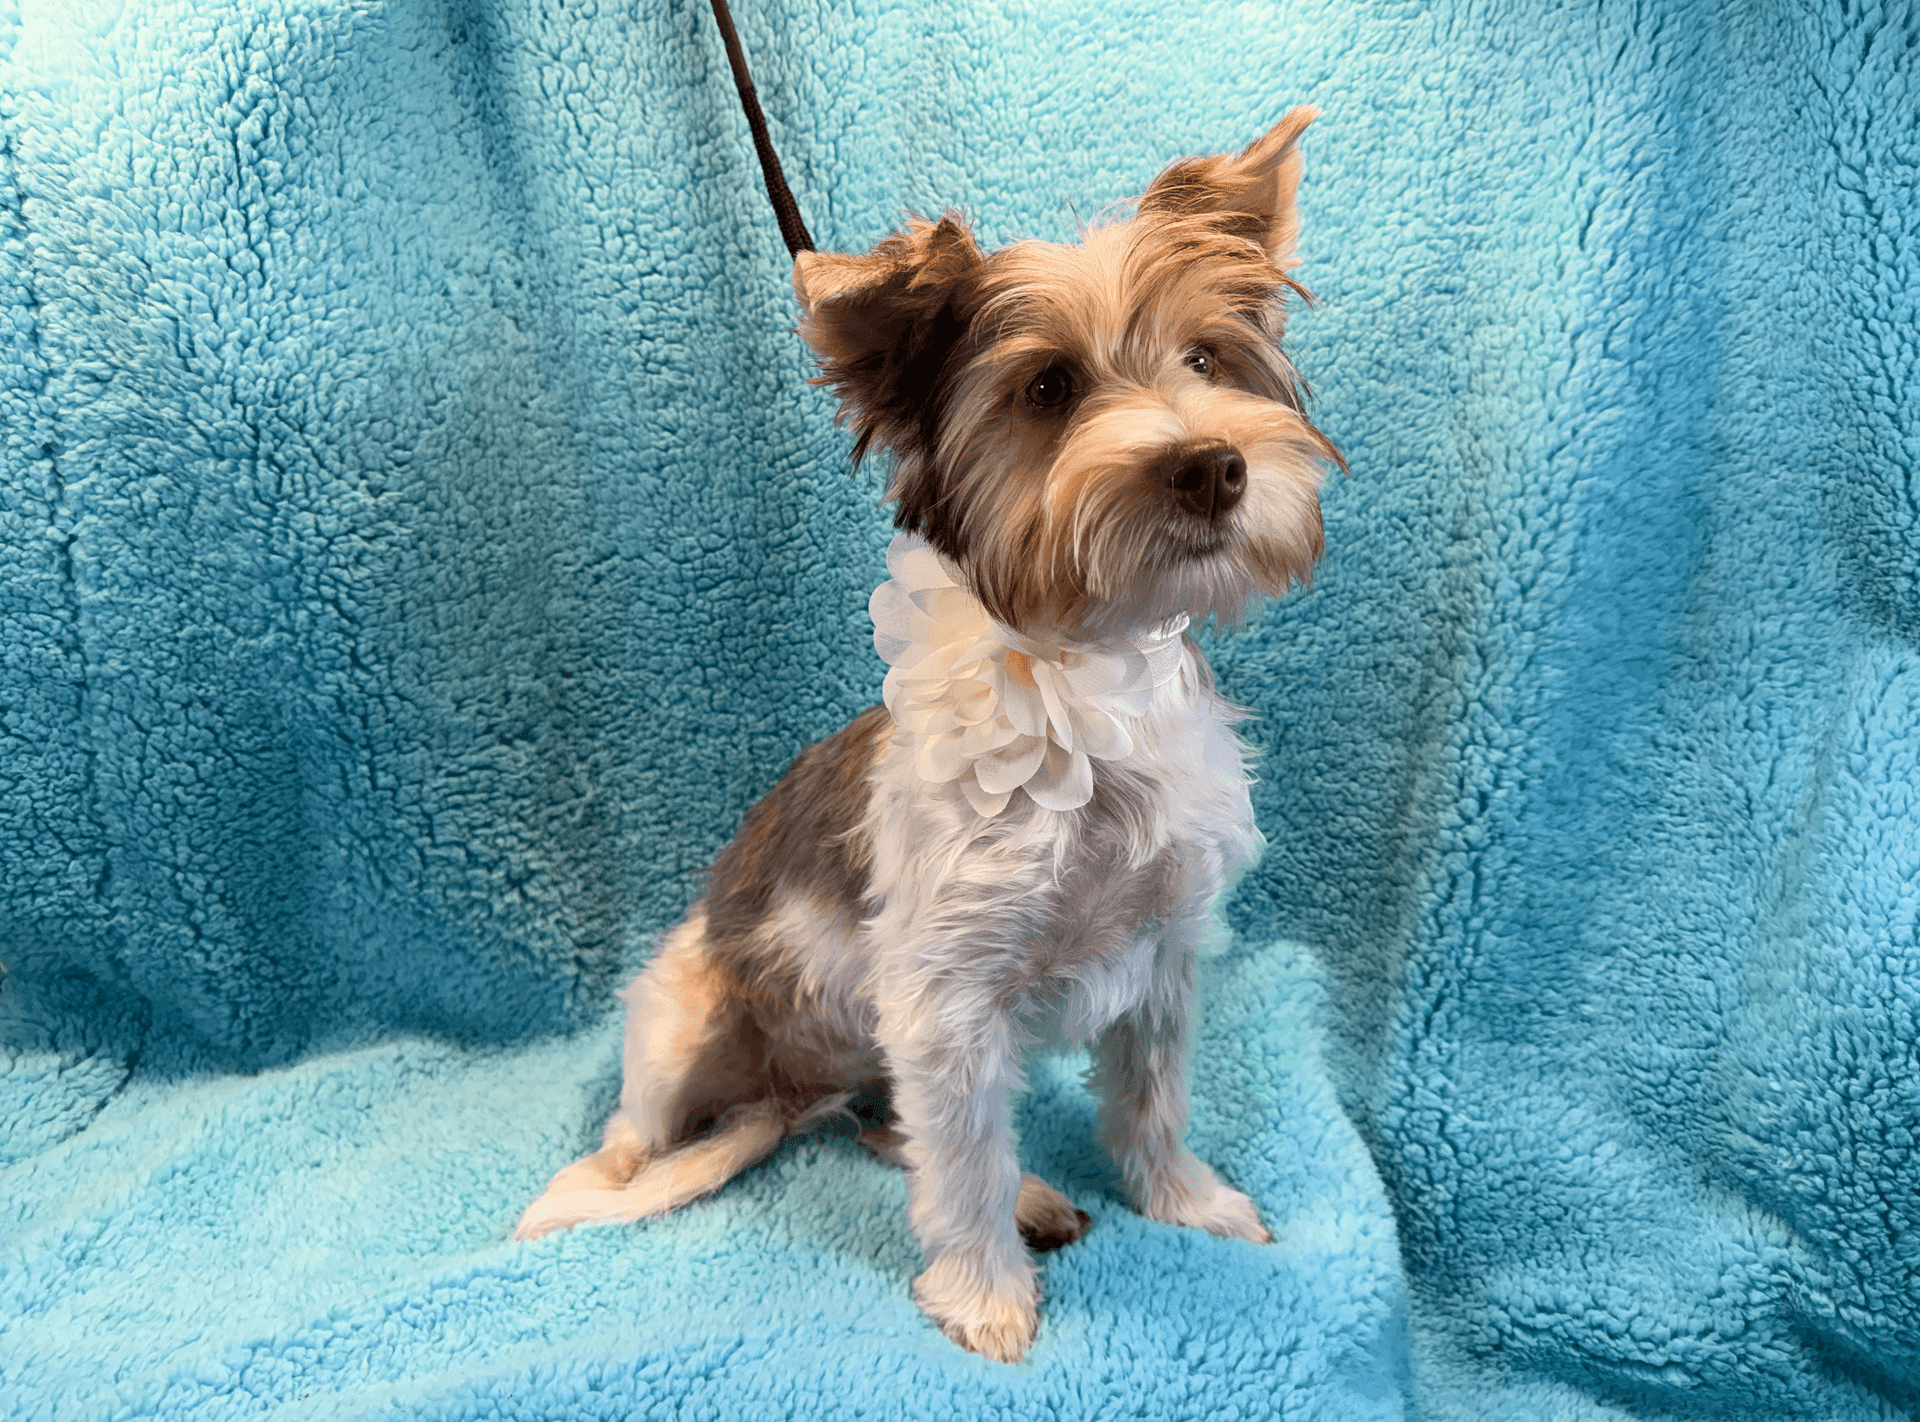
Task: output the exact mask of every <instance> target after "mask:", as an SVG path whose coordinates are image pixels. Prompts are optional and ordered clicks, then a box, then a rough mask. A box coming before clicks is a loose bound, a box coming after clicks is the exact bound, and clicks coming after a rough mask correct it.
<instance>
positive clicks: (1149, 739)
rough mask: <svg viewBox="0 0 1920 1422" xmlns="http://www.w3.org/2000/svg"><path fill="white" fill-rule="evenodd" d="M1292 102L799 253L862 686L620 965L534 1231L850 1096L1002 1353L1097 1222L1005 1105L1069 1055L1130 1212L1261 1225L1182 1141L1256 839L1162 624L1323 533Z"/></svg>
mask: <svg viewBox="0 0 1920 1422" xmlns="http://www.w3.org/2000/svg"><path fill="white" fill-rule="evenodd" d="M1313 118H1314V111H1313V110H1312V109H1305V108H1301V109H1295V110H1294V111H1293V112H1291V113H1289V114H1288V115H1287V116H1286V118H1284V119H1283V120H1282V121H1281V122H1280V123H1279V124H1278V125H1277V126H1276V127H1274V128H1273V130H1272V131H1271V132H1269V133H1267V134H1266V135H1265V136H1264V137H1262V138H1260V139H1259V140H1258V141H1256V142H1255V143H1253V144H1252V145H1251V146H1250V147H1248V148H1247V149H1246V150H1245V151H1243V152H1241V153H1239V154H1237V155H1232V154H1222V155H1217V156H1214V157H1208V158H1198V159H1189V160H1185V161H1182V162H1178V163H1175V164H1174V165H1173V166H1171V167H1169V168H1168V169H1167V170H1166V171H1165V172H1163V173H1161V174H1160V176H1159V177H1158V178H1156V179H1155V180H1154V182H1153V184H1152V185H1151V186H1150V187H1149V188H1148V189H1147V191H1146V193H1145V194H1144V195H1143V196H1142V197H1141V198H1140V200H1139V202H1138V204H1137V207H1136V210H1135V212H1134V215H1133V216H1132V217H1130V218H1128V219H1126V220H1117V221H1110V222H1106V223H1101V224H1096V225H1094V226H1092V227H1090V228H1088V229H1087V230H1086V231H1085V233H1084V237H1083V240H1082V242H1081V243H1080V244H1079V245H1077V246H1061V245H1056V244H1053V243H1047V242H1038V241H1028V242H1018V243H1015V244H1014V245H1012V246H1009V247H1005V248H1002V249H1001V250H999V251H996V252H993V253H991V254H988V253H984V252H982V251H981V249H980V248H979V247H978V246H977V245H976V244H975V242H974V239H973V237H972V235H971V233H970V232H969V231H968V229H967V227H966V225H965V223H964V222H963V221H962V220H961V219H960V218H959V217H958V216H957V215H956V214H953V213H948V214H947V215H946V216H945V217H943V218H942V219H941V220H940V221H938V222H925V221H918V220H916V221H914V222H912V223H910V224H909V225H908V226H907V228H906V229H905V230H904V231H902V232H899V233H896V234H894V235H893V236H890V237H888V238H887V239H886V240H884V241H882V242H881V243H880V244H879V245H878V246H876V247H875V248H874V249H873V250H872V251H870V252H867V253H865V254H863V255H850V254H838V253H815V252H803V253H801V254H800V256H799V258H798V259H797V260H796V262H795V264H794V274H793V275H794V288H795V290H796V292H797V293H798V295H799V299H800V306H801V310H802V313H803V314H802V321H801V326H800V333H801V335H802V336H803V337H804V338H805V339H806V341H807V342H808V344H809V345H810V346H811V347H812V348H813V350H814V352H815V353H816V354H817V355H818V357H819V360H820V363H821V369H822V372H823V373H822V375H821V376H820V377H819V382H818V383H823V384H827V385H830V386H832V388H833V390H834V393H835V394H836V395H837V396H838V398H839V401H840V415H841V418H842V419H843V420H844V421H846V422H848V423H850V424H851V425H852V427H853V429H854V431H855V433H856V435H857V440H858V442H857V454H858V455H865V454H867V453H870V452H872V451H875V450H886V451H888V452H890V453H891V455H892V458H893V470H892V477H891V482H890V484H889V488H888V494H887V497H888V498H889V499H890V500H892V501H893V502H894V503H895V504H896V506H897V510H898V511H897V515H896V518H895V524H896V526H897V527H898V528H899V529H900V530H902V532H901V534H900V535H899V536H898V537H897V538H896V539H895V540H894V545H893V547H892V548H891V549H890V550H889V553H888V567H889V570H890V571H891V572H892V573H893V578H892V580H891V581H889V582H888V583H887V584H885V585H884V586H882V587H881V588H880V590H879V591H878V592H876V593H875V594H874V597H873V602H872V605H871V609H872V612H873V616H874V622H875V629H876V631H875V644H876V646H877V647H878V648H879V650H880V652H881V655H882V656H883V657H885V658H886V660H887V661H889V662H890V663H892V670H891V671H890V672H889V673H888V675H887V686H886V702H887V704H886V705H885V706H884V707H880V706H876V707H874V708H872V709H871V710H869V711H867V712H865V713H863V714H862V715H860V716H858V717H856V718H855V719H854V720H853V722H852V723H851V724H849V725H848V726H846V727H845V728H844V729H842V730H841V731H839V732H838V733H837V734H835V735H833V736H830V737H828V738H827V739H826V740H824V741H821V742H820V743H819V744H817V745H814V746H812V747H810V748H808V749H807V750H805V751H803V752H802V753H801V755H800V757H799V758H798V759H797V760H796V761H795V762H794V764H793V766H792V768H791V769H789V770H788V771H787V773H786V775H785V777H784V778H783V779H782V780H781V781H780V783H779V784H778V785H776V786H775V787H774V788H773V789H772V791H770V792H769V793H768V794H767V796H766V798H765V799H763V800H761V801H760V803H759V804H757V805H756V806H754V808H753V810H752V811H751V812H750V813H749V814H748V815H747V818H746V821H745V824H744V825H743V826H742V828H741V831H740V835H739V837H738V838H737V839H735V840H734V841H733V843H732V844H731V845H729V846H728V847H727V849H726V850H725V851H724V852H722V854H721V855H720V857H719V859H718V860H717V861H716V862H715V864H714V866H713V869H712V871H711V877H710V879H709V881H708V886H707V892H706V894H705V896H704V897H703V898H702V899H701V900H700V902H699V903H697V904H696V905H694V907H693V909H692V910H691V912H690V913H689V914H688V916H687V918H686V920H685V921H684V922H683V923H681V924H680V925H679V927H677V928H675V929H674V930H672V931H671V932H670V933H668V934H667V935H666V936H665V937H664V938H663V939H662V940H661V942H660V944H659V947H658V950H657V952H656V954H655V956H654V958H653V960H652V962H651V963H650V964H649V966H648V967H647V968H646V969H645V970H644V971H643V972H641V973H640V974H639V976H638V977H636V978H635V979H634V981H633V982H632V984H631V985H629V987H628V988H627V990H626V992H625V993H624V997H625V1000H626V1003H627V1025H626V1039H625V1049H624V1072H625V1080H624V1086H623V1089H622V1093H621V1097H620V1105H619V1108H618V1109H617V1110H616V1111H615V1112H614V1114H613V1118H612V1119H611V1120H610V1121H609V1122H608V1123H607V1126H606V1132H605V1136H604V1140H603V1144H602V1145H601V1148H600V1149H599V1150H598V1151H596V1152H595V1153H594V1154H592V1155H589V1156H587V1157H586V1158H585V1159H583V1160H580V1161H577V1162H576V1163H574V1164H572V1165H569V1166H568V1167H566V1168H565V1169H564V1170H562V1171H560V1172H559V1174H557V1175H556V1176H554V1178H553V1181H552V1183H551V1184H550V1185H549V1186H548V1188H547V1191H546V1193H545V1194H544V1195H542V1196H541V1197H540V1198H539V1199H538V1200H536V1201H535V1202H534V1203H533V1204H532V1205H531V1206H530V1207H529V1208H528V1209H527V1211H526V1214H525V1215H524V1216H523V1217H522V1219H521V1221H520V1224H519V1228H518V1231H517V1234H518V1236H519V1237H520V1238H529V1239H530V1238H534V1237H537V1236H539V1235H542V1234H545V1233H547V1232H549V1231H551V1230H555V1229H561V1228H565V1227H567V1226H570V1225H574V1224H579V1223H583V1222H587V1221H615V1220H636V1219H642V1218H646V1217H649V1216H653V1215H659V1214H664V1213H666V1212H667V1211H669V1210H672V1209H674V1208H676V1207H677V1206H680V1205H682V1204H685V1203H686V1202H687V1201H689V1200H692V1199H694V1198H696V1197H697V1196H700V1195H702V1194H705V1193H706V1192H708V1191H711V1190H714V1189H716V1188H718V1187H719V1186H720V1185H721V1184H722V1183H723V1182H725V1181H726V1180H728V1179H729V1178H731V1177H732V1176H734V1175H736V1174H738V1173H739V1172H740V1171H741V1170H744V1169H745V1168H747V1167H748V1166H750V1165H752V1164H753V1163H754V1162H755V1161H757V1160H759V1159H761V1158H762V1157H764V1156H765V1155H767V1154H768V1153H769V1152H770V1151H772V1150H773V1149H774V1147H775V1146H776V1145H777V1144H778V1143H779V1142H780V1140H781V1139H782V1138H783V1137H784V1136H786V1135H789V1134H792V1133H794V1132H797V1131H801V1130H805V1129H807V1128H809V1127H811V1126H813V1125H816V1124H818V1123H819V1122H821V1121H822V1120H824V1119H825V1118H827V1117H828V1116H831V1115H833V1114H835V1113H838V1112H842V1111H843V1110H846V1109H847V1108H848V1107H849V1103H853V1104H854V1106H855V1107H856V1108H861V1107H864V1110H865V1116H864V1119H865V1123H866V1129H865V1130H863V1131H862V1133H861V1140H862V1142H863V1143H865V1144H866V1145H868V1146H869V1147H871V1148H872V1149H873V1150H875V1151H876V1152H877V1153H879V1154H880V1155H882V1156H883V1157H885V1158H887V1159H889V1160H891V1161H894V1162H896V1163H897V1164H899V1165H902V1166H904V1167H905V1168H906V1171H907V1182H908V1196H909V1200H910V1211H909V1217H910V1220H911V1223H912V1226H913V1231H914V1233H915V1235H916V1236H917V1237H918V1238H919V1241H920V1243H921V1245H922V1246H923V1248H924V1249H925V1252H926V1259H927V1263H926V1268H925V1270H924V1272H922V1273H921V1274H920V1275H919V1277H918V1278H916V1279H915V1280H914V1283H913V1296H914V1298H915V1300H916V1301H917V1302H918V1303H919V1305H920V1307H921V1309H922V1310H924V1311H925V1313H926V1314H927V1316H928V1317H929V1318H931V1319H932V1320H933V1321H934V1322H935V1323H937V1324H938V1325H939V1326H940V1327H941V1328H942V1329H943V1330H945V1332H946V1333H947V1335H948V1336H949V1337H951V1338H952V1339H953V1340H954V1341H955V1342H957V1343H959V1344H960V1345H962V1346H963V1347H966V1348H970V1349H972V1350H973V1351H974V1352H976V1353H981V1354H984V1355H985V1356H987V1357H989V1358H995V1359H998V1360H1000V1361H1002V1362H1017V1361H1018V1360H1019V1359H1020V1358H1021V1357H1022V1356H1024V1355H1025V1353H1026V1350H1027V1347H1028V1345H1029V1344H1030V1343H1031V1342H1032V1340H1033V1336H1034V1330H1035V1328H1036V1327H1037V1324H1038V1303H1039V1288H1038V1282H1037V1279H1036V1275H1035V1269H1034V1262H1033V1256H1032V1254H1031V1253H1029V1247H1031V1248H1032V1249H1035V1250H1046V1249H1052V1248H1057V1247H1059V1246H1061V1245H1064V1244H1069V1243H1071V1242H1073V1241H1074V1240H1076V1239H1078V1238H1079V1237H1080V1236H1081V1234H1082V1233H1083V1232H1084V1231H1085V1230H1086V1228H1087V1226H1088V1224H1089V1223H1090V1221H1089V1219H1088V1217H1087V1216H1086V1215H1085V1214H1083V1213H1081V1212H1080V1211H1078V1210H1076V1209H1075V1208H1074V1207H1073V1205H1071V1204H1070V1203H1069V1202H1068V1201H1067V1199H1066V1198H1065V1197H1064V1196H1063V1195H1061V1194H1060V1193H1059V1192H1058V1191H1056V1190H1054V1189H1053V1188H1052V1187H1051V1186H1049V1185H1047V1184H1045V1183H1044V1182H1042V1181H1040V1180H1038V1179H1036V1178H1035V1177H1034V1176H1032V1175H1023V1174H1022V1173H1021V1170H1020V1165H1019V1161H1018V1159H1017V1156H1016V1152H1015V1141H1014V1133H1013V1127H1012V1121H1011V1108H1010V1103H1009V1100H1008V1098H1009V1094H1010V1093H1011V1092H1012V1091H1013V1090H1014V1088H1016V1087H1017V1086H1018V1085H1019V1084H1020V1079H1021V1069H1022V1061H1023V1058H1024V1056H1025V1055H1026V1053H1027V1052H1029V1051H1030V1050H1033V1049H1036V1048H1042V1047H1050V1046H1064V1045H1073V1044H1080V1043H1085V1044H1087V1045H1088V1046H1089V1048H1090V1050H1091V1053H1092V1058H1093V1070H1092V1073H1091V1076H1090V1082H1091V1084H1092V1086H1093V1088H1094V1089H1095V1091H1096V1092H1097V1093H1098V1095H1099V1097H1100V1099H1101V1107H1100V1119H1101V1127H1102V1136H1103V1139H1104V1142H1105V1144H1106V1146H1107V1147H1108V1149H1109V1150H1110V1151H1111V1152H1112V1154H1113V1157H1114V1159H1115V1161H1116V1162H1117V1163H1118V1165H1119V1167H1120V1170H1121V1173H1122V1175H1123V1176H1124V1178H1125V1181H1126V1186H1127V1189H1128V1191H1129V1192H1130V1194H1131V1196H1132V1199H1133V1203H1134V1205H1135V1207H1136V1208H1137V1209H1138V1210H1139V1211H1140V1212H1141V1213H1142V1214H1144V1215H1146V1216H1147V1217H1148V1218H1150V1219H1155V1220H1163V1221H1166V1222H1168V1223H1171V1224H1179V1225H1194V1226H1197V1227H1199V1228H1201V1229H1205V1230H1209V1231H1211V1232H1212V1233H1214V1234H1217V1235H1224V1236H1228V1237H1231V1238H1237V1239H1246V1240H1252V1241H1255V1242H1257V1243H1265V1242H1267V1241H1268V1240H1270V1239H1271V1236H1270V1235H1269V1234H1268V1232H1267V1230H1266V1229H1265V1227H1264V1226H1263V1225H1262V1224H1261V1221H1260V1214H1259V1211H1258V1210H1257V1209H1255V1207H1254V1204H1253V1202H1252V1201H1251V1200H1250V1199H1248V1198H1247V1197H1246V1196H1245V1195H1243V1194H1241V1193H1240V1192H1239V1191H1238V1190H1234V1189H1232V1188H1231V1187H1229V1186H1228V1185H1226V1184H1225V1183H1224V1182H1222V1181H1221V1180H1220V1178H1219V1177H1218V1176H1217V1175H1215V1174H1214V1172H1213V1171H1212V1170H1211V1169H1210V1168H1209V1167H1208V1166H1206V1165H1205V1164H1203V1163H1201V1162H1200V1161H1199V1160H1198V1159H1196V1158H1195V1157H1194V1156H1193V1155H1192V1153H1190V1152H1189V1151H1188V1150H1187V1148H1186V1145H1185V1142H1184V1137H1185V1134H1186V1126H1187V1084H1186V1069H1187V1056H1188V1048H1189V1040H1190V1034H1191V1019H1192V1012H1193V1004H1194V993H1195V984H1196V977H1197V962H1196V960H1197V959H1198V958H1199V956H1200V955H1201V954H1202V953H1204V952H1206V951H1207V949H1208V947H1209V946H1210V944H1211V943H1212V942H1213V941H1214V939H1215V938H1216V936H1217V934H1218V932H1219V929H1218V926H1217V920H1216V909H1217V906H1218V904H1219V902H1220V898H1221V895H1222V893H1223V892H1224V891H1225V890H1226V889H1227V888H1228V887H1229V886H1231V885H1232V884H1233V883H1234V881H1235V880H1236V879H1237V878H1238V876H1239V875H1240V873H1241V872H1242V871H1243V870H1244V869H1245V868H1246V867H1247V866H1248V865H1249V864H1250V863H1252V862H1253V860H1254V859H1255V858H1256V857H1257V855H1258V854H1259V852H1260V849H1261V845H1262V840H1261V836H1260V832H1259V830H1258V829H1256V828H1255V826H1254V822H1253V813H1252V807H1251V805H1250V803H1249V800H1248V797H1247V788H1246V787H1247V784H1248V779H1247V774H1246V770H1245V761H1246V758H1247V755H1248V752H1247V749H1246V747H1245V746H1244V745H1243V744H1242V743H1241V741H1240V740H1239V738H1238V737H1237V736H1236V735H1235V734H1234V731H1233V725H1234V723H1235V722H1236V721H1237V720H1238V719H1240V717H1241V715H1242V713H1241V712H1239V711H1238V710H1237V709H1236V708H1234V707H1233V706H1232V705H1230V704H1229V703H1228V702H1226V701H1225V700H1223V699H1222V698H1221V697H1220V696H1219V695H1218V694H1217V693H1216V692H1215V690H1214V687H1213V680H1212V676H1211V674H1210V672H1209V670H1208V668H1207V664H1206V661H1205V659H1204V657H1203V656H1202V655H1201V652H1200V649H1199V647H1198V646H1197V645H1195V643H1194V642H1193V640H1192V639H1191V638H1190V637H1188V636H1187V635H1186V634H1185V631H1184V629H1185V627H1186V626H1187V624H1188V623H1189V621H1193V622H1198V621H1202V620H1204V619H1206V618H1208V617H1218V618H1221V619H1223V620H1228V621H1232V620H1236V619H1238V618H1240V617H1242V616H1243V615H1244V614H1245V613H1246V612H1247V610H1248V609H1249V608H1250V607H1252V606H1253V605H1254V604H1255V603H1256V602H1257V600H1258V599H1260V598H1262V597H1266V596H1278V595H1279V594H1281V593H1283V592H1285V591H1286V590H1287V589H1288V587H1289V586H1290V585H1291V584H1292V583H1293V582H1294V581H1295V580H1305V579H1306V577H1307V576H1308V575H1309V573H1310V571H1311V569H1312V567H1313V564H1314V561H1315V559H1316V558H1318V556H1319V554H1320V547H1321V524H1320V503H1319V496H1318V490H1319V485H1320V482H1321V479H1322V477H1323V475H1324V473H1325V472H1326V470H1327V468H1328V467H1329V466H1330V465H1334V464H1339V463H1340V462H1341V461H1340V456H1339V454H1338V452H1337V451H1336V450H1335V449H1334V447H1333V446H1332V445H1331V444H1330V443H1329V442H1328V441H1327V439H1326V438H1325V437H1324V436H1322V435H1321V434H1320V432H1319V431H1318V430H1316V429H1315V428H1314V427H1313V425H1312V424H1311V423H1309V422H1308V420H1307V418H1306V415H1305V413H1304V410H1303V403H1302V393H1303V387H1302V384H1301V382H1300V380H1299V378H1298V377H1297V376H1296V374H1295V373H1294V370H1293V368H1292V366H1291V365H1290V364H1289V363H1288V361H1287V359H1286V358H1285V357H1284V356H1283V355H1282V354H1281V351H1280V337H1281V333H1282V329H1283V327H1284V324H1285V319H1286V302H1287V299H1288V297H1289V296H1290V295H1298V296H1302V297H1304V296H1305V295H1306V293H1305V289H1304V288H1303V287H1301V286H1300V285H1299V284H1298V283H1296V282H1295V281H1294V280H1293V279H1292V278H1291V277H1289V276H1288V275H1287V270H1288V268H1289V267H1290V266H1291V265H1292V264H1293V260H1294V242H1295V237H1296V234H1297V232H1298V229H1299V222H1298V218H1297V216H1296V212H1295V192H1296V190H1297V188H1298V186H1299V181H1300V153H1299V139H1300V135H1301V133H1302V132H1303V131H1304V130H1305V129H1306V127H1307V125H1308V124H1309V123H1310V122H1311V121H1312V119H1313Z"/></svg>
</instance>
